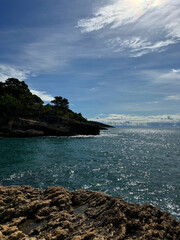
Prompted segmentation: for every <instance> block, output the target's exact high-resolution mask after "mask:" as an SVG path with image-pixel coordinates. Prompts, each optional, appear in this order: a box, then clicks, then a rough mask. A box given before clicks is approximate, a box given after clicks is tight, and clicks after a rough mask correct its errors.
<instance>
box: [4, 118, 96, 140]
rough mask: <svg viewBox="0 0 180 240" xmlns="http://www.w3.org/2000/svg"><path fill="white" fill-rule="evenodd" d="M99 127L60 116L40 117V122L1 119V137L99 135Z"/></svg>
mask: <svg viewBox="0 0 180 240" xmlns="http://www.w3.org/2000/svg"><path fill="white" fill-rule="evenodd" d="M99 132H100V128H99V127H98V126H94V125H91V124H89V123H88V122H80V121H76V120H73V119H70V120H68V119H66V118H63V117H59V116H40V118H39V119H38V120H35V119H30V118H22V117H21V118H20V117H19V118H14V119H11V120H7V119H4V118H0V136H1V137H37V136H74V135H97V134H99Z"/></svg>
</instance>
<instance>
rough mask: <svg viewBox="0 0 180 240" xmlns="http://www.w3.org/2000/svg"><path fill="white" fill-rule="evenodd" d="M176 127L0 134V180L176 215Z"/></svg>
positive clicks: (179, 146)
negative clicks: (93, 193)
mask: <svg viewBox="0 0 180 240" xmlns="http://www.w3.org/2000/svg"><path fill="white" fill-rule="evenodd" d="M179 161H180V129H125V128H124V129H123V128H115V129H109V130H108V131H102V132H101V134H100V136H77V137H41V138H19V139H18V138H11V139H10V138H1V139H0V184H2V185H4V186H8V185H31V186H33V187H37V188H46V187H48V186H52V185H61V186H63V187H65V188H67V189H69V190H75V189H80V188H83V189H86V190H97V191H102V192H106V193H108V194H111V195H113V196H122V197H123V199H124V200H125V201H128V202H137V203H140V204H144V203H150V204H152V205H154V206H158V207H160V208H161V209H162V210H165V211H168V212H170V213H171V214H172V215H174V216H175V217H176V218H177V219H180V191H179V190H180V175H179V173H180V165H179Z"/></svg>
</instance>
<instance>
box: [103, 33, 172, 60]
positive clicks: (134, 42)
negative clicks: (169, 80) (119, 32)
mask: <svg viewBox="0 0 180 240" xmlns="http://www.w3.org/2000/svg"><path fill="white" fill-rule="evenodd" d="M174 43H176V41H175V40H164V41H157V42H154V43H152V42H150V41H148V40H147V39H141V38H140V37H132V38H130V39H126V40H123V39H121V38H120V37H118V38H116V39H110V40H109V41H108V45H110V46H111V47H114V49H115V50H114V52H122V51H126V50H127V49H129V51H130V53H131V56H132V57H140V56H142V55H144V54H147V53H148V52H155V51H158V52H161V51H162V49H163V48H164V47H167V46H168V45H170V44H174Z"/></svg>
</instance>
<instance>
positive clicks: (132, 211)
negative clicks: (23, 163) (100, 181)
mask: <svg viewBox="0 0 180 240" xmlns="http://www.w3.org/2000/svg"><path fill="white" fill-rule="evenodd" d="M179 234H180V223H179V222H177V221H176V220H175V219H174V217H172V216H171V215H170V214H168V213H166V212H162V211H160V210H159V209H158V208H157V207H153V206H151V205H148V204H146V205H139V204H130V203H126V202H124V201H123V200H122V198H120V197H116V198H113V197H111V196H109V195H107V194H103V193H100V192H94V191H85V190H77V191H74V192H69V191H68V190H66V189H64V188H63V187H57V186H54V187H49V188H47V189H46V190H40V189H34V188H31V187H29V186H22V187H19V186H11V187H3V186H0V239H1V240H20V239H22V240H27V239H29V240H40V239H41V240H58V239H59V240H60V239H67V240H111V239H116V240H121V239H122V240H130V239H131V240H132V239H136V240H146V239H147V240H148V239H149V240H155V239H156V240H157V239H163V240H171V239H172V240H178V239H180V238H179V237H180V235H179Z"/></svg>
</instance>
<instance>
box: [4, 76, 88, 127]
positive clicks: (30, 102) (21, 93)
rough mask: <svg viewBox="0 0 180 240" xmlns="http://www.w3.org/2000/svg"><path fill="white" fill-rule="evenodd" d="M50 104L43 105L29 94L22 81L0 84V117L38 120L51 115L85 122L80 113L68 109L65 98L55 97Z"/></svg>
mask: <svg viewBox="0 0 180 240" xmlns="http://www.w3.org/2000/svg"><path fill="white" fill-rule="evenodd" d="M51 103H52V104H46V105H44V103H43V101H42V100H41V98H40V97H38V96H37V95H35V94H32V93H31V91H30V90H29V88H28V85H27V84H26V83H25V82H24V81H19V80H18V79H16V78H9V79H7V80H6V81H5V83H2V82H0V117H5V118H9V119H11V118H14V117H28V118H29V117H31V118H36V119H38V118H39V117H40V116H42V115H51V116H63V117H64V118H66V119H74V120H78V121H82V122H86V121H87V120H86V119H85V118H84V117H82V115H81V113H74V112H73V111H72V110H70V109H69V102H68V100H67V99H66V98H63V97H61V96H56V97H55V98H54V100H52V101H51Z"/></svg>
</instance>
